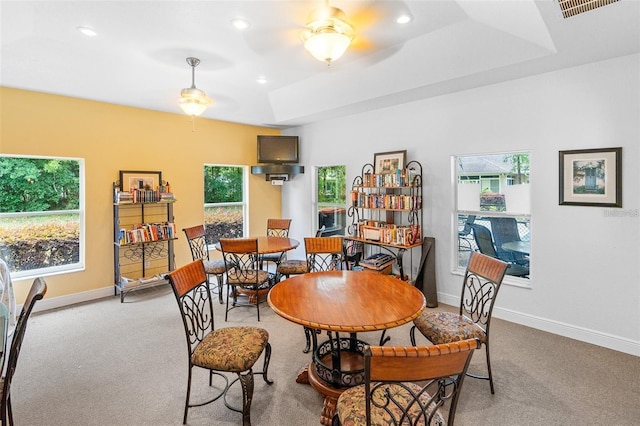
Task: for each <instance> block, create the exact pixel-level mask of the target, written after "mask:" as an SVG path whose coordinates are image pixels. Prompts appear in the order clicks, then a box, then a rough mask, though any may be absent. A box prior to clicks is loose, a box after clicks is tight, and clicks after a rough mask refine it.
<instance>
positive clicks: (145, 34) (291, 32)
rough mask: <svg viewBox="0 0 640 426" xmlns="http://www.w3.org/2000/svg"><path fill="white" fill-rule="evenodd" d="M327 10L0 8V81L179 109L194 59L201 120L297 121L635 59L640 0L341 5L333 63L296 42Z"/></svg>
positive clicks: (37, 4) (186, 5) (83, 4)
mask: <svg viewBox="0 0 640 426" xmlns="http://www.w3.org/2000/svg"><path fill="white" fill-rule="evenodd" d="M321 3H322V2H321V0H314V1H309V0H304V1H282V0H280V1H275V0H270V1H268V0H254V1H237V0H236V1H94V0H85V1H52V0H48V1H24V0H22V1H6V0H1V1H0V23H1V26H2V27H1V30H0V36H1V50H0V61H1V68H0V84H1V85H2V86H7V87H13V88H20V89H27V90H35V91H41V92H47V93H54V94H59V95H66V96H73V97H78V98H84V99H91V100H96V101H102V102H109V103H114V104H121V105H128V106H133V107H138V108H147V109H152V110H157V111H166V112H171V113H181V110H180V109H179V107H178V104H177V99H178V97H179V93H180V90H181V89H182V88H185V87H189V86H190V85H191V69H190V67H189V66H188V65H187V63H186V60H185V59H186V57H188V56H195V57H197V58H199V59H200V60H201V64H200V65H199V66H198V67H197V68H196V86H197V87H198V88H200V89H203V90H204V91H206V92H207V94H208V95H209V97H211V98H213V100H214V104H213V105H212V107H210V108H209V109H208V110H207V111H206V112H205V113H204V114H203V117H206V118H211V119H218V120H225V121H232V122H240V123H247V124H255V125H266V126H271V127H289V126H294V125H300V124H305V123H310V122H313V121H317V120H320V119H325V118H331V117H336V116H342V115H347V114H352V113H357V112H362V111H366V110H370V109H374V108H380V107H384V106H390V105H395V104H399V103H404V102H410V101H414V100H418V99H423V98H427V97H432V96H438V95H441V94H446V93H451V92H455V91H459V90H464V89H468V88H473V87H478V86H483V85H487V84H493V83H497V82H500V81H504V80H510V79H515V78H520V77H524V76H528V75H532V74H537V73H541V72H547V71H552V70H556V69H560V68H565V67H571V66H575V65H580V64H584V63H588V62H594V61H600V60H604V59H608V58H613V57H617V56H623V55H628V54H632V53H637V52H640V0H621V1H619V2H617V3H614V4H611V5H608V6H604V7H601V8H598V9H595V10H593V11H590V12H587V13H584V14H581V15H578V16H574V17H571V18H568V19H563V17H562V14H561V12H560V8H559V6H558V2H557V0H544V1H533V0H491V1H485V0H469V1H454V0H422V1H373V0H368V1H365V0H361V1H354V0H350V1H345V0H333V1H331V2H330V4H331V5H332V6H336V7H339V8H341V9H342V10H344V12H345V13H346V15H347V17H348V18H349V20H350V22H351V23H352V24H353V26H354V27H355V30H356V33H357V35H356V39H355V40H354V44H353V45H352V47H351V48H350V49H349V50H348V51H347V52H346V53H345V55H344V56H343V57H342V58H341V59H339V60H338V61H336V62H335V63H334V64H332V65H331V66H330V67H328V66H327V65H326V64H324V63H322V62H320V61H318V60H316V59H314V58H313V57H311V55H309V54H308V53H307V52H306V51H305V50H304V48H303V46H302V42H301V39H300V32H301V30H302V28H303V26H304V24H305V23H306V22H307V19H308V16H309V14H310V13H311V12H312V11H313V9H314V8H316V7H317V6H319V5H321ZM403 11H408V12H410V13H411V15H412V16H413V21H412V22H410V23H409V24H406V25H399V24H396V23H395V20H394V19H395V16H396V15H397V14H398V13H400V12H403ZM236 17H242V18H245V19H247V20H248V21H249V22H250V24H251V26H250V28H249V29H247V30H244V31H238V30H236V29H234V28H233V27H232V26H231V24H230V21H231V20H232V19H233V18H236ZM81 25H85V26H90V27H92V28H94V29H95V30H96V31H97V33H98V35H97V36H96V37H92V38H89V37H86V36H84V35H82V34H80V33H79V32H78V31H77V30H76V27H78V26H81ZM258 77H264V78H266V79H267V83H266V84H259V83H257V81H256V80H257V79H258ZM612 78H615V76H612Z"/></svg>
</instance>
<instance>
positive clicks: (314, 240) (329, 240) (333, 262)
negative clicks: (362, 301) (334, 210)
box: [302, 236, 345, 353]
mask: <svg viewBox="0 0 640 426" xmlns="http://www.w3.org/2000/svg"><path fill="white" fill-rule="evenodd" d="M304 250H305V253H306V257H307V271H308V272H319V271H335V270H339V269H343V268H344V267H345V263H344V262H345V256H344V253H345V251H344V238H343V237H339V236H331V237H306V238H305V239H304ZM319 332H320V330H314V329H311V328H308V327H304V335H305V340H306V343H305V347H304V349H303V350H302V352H304V353H308V352H309V351H310V350H311V339H312V337H313V336H312V334H311V333H316V334H318V333H319Z"/></svg>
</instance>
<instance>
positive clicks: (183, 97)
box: [178, 57, 211, 117]
mask: <svg viewBox="0 0 640 426" xmlns="http://www.w3.org/2000/svg"><path fill="white" fill-rule="evenodd" d="M199 63H200V59H198V58H191V57H189V58H187V64H189V66H190V67H191V87H188V88H186V89H182V90H181V91H180V99H178V105H180V108H182V111H184V113H185V114H187V115H190V116H192V117H196V116H199V115H202V113H203V112H204V111H205V110H206V109H207V107H208V106H209V105H211V99H210V98H209V97H208V96H207V94H206V93H205V92H204V90H200V89H198V88H197V87H196V79H195V72H196V67H197V66H198V64H199Z"/></svg>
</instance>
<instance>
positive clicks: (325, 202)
mask: <svg viewBox="0 0 640 426" xmlns="http://www.w3.org/2000/svg"><path fill="white" fill-rule="evenodd" d="M346 176H347V168H346V166H320V167H317V168H316V182H317V187H316V197H317V200H316V206H317V208H316V211H317V213H318V214H317V220H318V223H317V227H318V228H321V227H323V226H324V228H325V229H324V232H323V234H322V235H323V236H331V235H344V231H345V227H346V212H347V178H346Z"/></svg>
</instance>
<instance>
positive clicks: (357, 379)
mask: <svg viewBox="0 0 640 426" xmlns="http://www.w3.org/2000/svg"><path fill="white" fill-rule="evenodd" d="M267 301H268V303H269V305H270V306H271V308H272V309H273V310H274V312H276V313H277V314H278V315H280V316H281V317H283V318H285V319H287V320H289V321H291V322H294V323H296V324H300V325H302V326H304V327H307V328H311V329H316V330H325V331H327V332H328V333H327V335H328V340H327V341H325V342H321V343H318V342H317V337H316V333H311V335H312V340H313V351H312V360H311V363H310V364H309V365H308V366H307V368H306V369H305V370H304V373H301V375H303V376H306V378H307V379H308V383H309V384H310V385H311V386H312V387H313V388H314V389H316V390H317V391H318V392H320V393H321V394H322V395H323V396H324V406H323V410H322V414H321V417H320V423H322V424H324V425H330V424H331V420H332V418H333V414H334V412H335V405H336V401H337V400H338V397H339V396H340V394H341V393H342V392H343V391H344V390H345V389H347V388H348V387H350V386H355V385H358V384H361V383H363V382H364V360H363V356H362V353H363V350H364V346H365V345H366V344H367V343H365V342H363V341H361V340H359V339H358V338H357V335H356V334H357V333H361V332H368V331H383V330H387V329H389V328H393V327H398V326H400V325H403V324H406V323H408V322H411V321H413V320H414V319H415V318H416V317H418V316H419V315H420V313H421V312H422V310H423V309H424V308H425V305H426V301H425V297H424V295H423V294H422V292H421V291H420V290H419V289H417V288H416V287H414V286H413V285H411V284H409V283H407V282H405V281H401V280H399V279H397V278H395V277H392V276H389V275H383V274H379V273H376V272H368V271H328V272H312V273H307V274H303V275H297V276H294V277H292V278H288V279H286V280H284V281H281V282H280V283H278V284H276V285H275V286H274V287H273V288H272V289H271V291H270V292H269V295H268V296H267ZM340 333H346V334H347V335H348V336H349V337H340ZM381 340H382V339H381ZM298 381H299V382H303V380H300V377H299V380H298Z"/></svg>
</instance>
